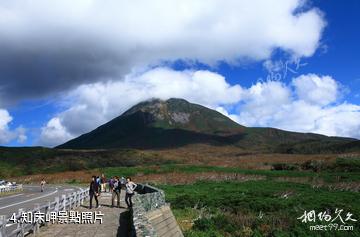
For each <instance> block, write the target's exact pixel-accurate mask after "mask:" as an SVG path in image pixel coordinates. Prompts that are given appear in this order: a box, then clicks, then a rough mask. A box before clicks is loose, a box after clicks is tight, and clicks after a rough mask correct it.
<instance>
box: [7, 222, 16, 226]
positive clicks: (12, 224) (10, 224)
mask: <svg viewBox="0 0 360 237" xmlns="http://www.w3.org/2000/svg"><path fill="white" fill-rule="evenodd" d="M16 224H17V223H11V224H6V227H9V226H12V225H16Z"/></svg>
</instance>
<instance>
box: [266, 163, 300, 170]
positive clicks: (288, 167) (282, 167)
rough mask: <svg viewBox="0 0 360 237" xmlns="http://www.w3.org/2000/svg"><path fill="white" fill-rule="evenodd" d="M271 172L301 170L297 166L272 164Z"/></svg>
mask: <svg viewBox="0 0 360 237" xmlns="http://www.w3.org/2000/svg"><path fill="white" fill-rule="evenodd" d="M271 170H299V166H298V165H297V164H286V163H275V164H272V167H271Z"/></svg>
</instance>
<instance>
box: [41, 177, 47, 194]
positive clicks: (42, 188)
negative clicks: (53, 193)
mask: <svg viewBox="0 0 360 237" xmlns="http://www.w3.org/2000/svg"><path fill="white" fill-rule="evenodd" d="M45 184H46V181H45V179H44V178H43V179H42V180H41V182H40V187H41V192H44V188H45Z"/></svg>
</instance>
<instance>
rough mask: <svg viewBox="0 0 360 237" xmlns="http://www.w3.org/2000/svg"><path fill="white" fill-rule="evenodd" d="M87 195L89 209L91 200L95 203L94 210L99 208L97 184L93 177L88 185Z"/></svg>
mask: <svg viewBox="0 0 360 237" xmlns="http://www.w3.org/2000/svg"><path fill="white" fill-rule="evenodd" d="M89 195H90V209H91V208H92V200H93V198H94V199H95V202H96V208H98V207H99V201H98V198H97V197H98V196H99V184H98V183H97V181H96V176H93V177H92V179H91V183H90V188H89Z"/></svg>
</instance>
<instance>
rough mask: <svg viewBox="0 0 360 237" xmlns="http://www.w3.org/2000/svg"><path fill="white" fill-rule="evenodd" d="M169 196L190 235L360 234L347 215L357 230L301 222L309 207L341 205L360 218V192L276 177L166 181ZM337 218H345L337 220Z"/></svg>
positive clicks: (359, 224) (320, 209) (322, 208)
mask: <svg viewBox="0 0 360 237" xmlns="http://www.w3.org/2000/svg"><path fill="white" fill-rule="evenodd" d="M160 188H161V189H163V190H164V191H165V193H166V198H167V201H168V202H170V203H171V207H172V210H173V212H174V214H175V216H176V218H177V220H178V222H179V224H180V226H181V227H182V228H183V229H184V230H185V231H184V234H185V236H191V237H193V236H207V237H210V236H360V229H359V228H360V222H352V221H347V222H346V224H347V225H352V226H353V228H354V229H353V230H352V231H339V230H331V231H330V230H328V231H313V230H312V231H310V230H309V228H310V225H319V224H326V225H328V224H329V223H330V224H331V222H325V221H318V220H316V222H315V223H301V220H299V219H297V218H298V217H300V216H302V214H304V211H305V210H306V211H311V210H315V211H316V214H318V213H320V212H323V211H326V210H330V212H331V216H332V217H333V218H334V217H335V216H336V215H335V214H334V211H335V209H336V208H339V209H343V210H344V211H343V213H342V216H343V219H345V217H346V213H347V212H351V213H352V214H353V216H352V217H353V218H355V219H360V218H359V217H360V202H359V199H360V194H359V193H355V192H346V191H329V190H327V189H322V188H319V189H313V188H312V187H311V186H310V185H306V184H294V183H288V182H275V181H271V180H263V181H247V182H241V183H240V182H197V183H195V184H192V185H161V186H160ZM333 223H338V224H339V225H340V224H342V223H341V221H339V220H335V221H334V222H333Z"/></svg>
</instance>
